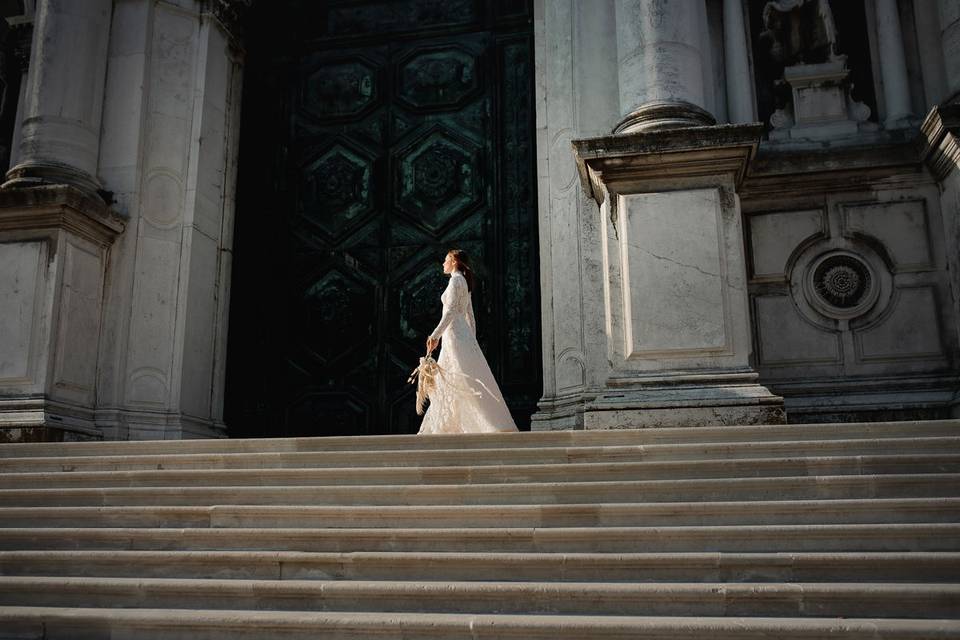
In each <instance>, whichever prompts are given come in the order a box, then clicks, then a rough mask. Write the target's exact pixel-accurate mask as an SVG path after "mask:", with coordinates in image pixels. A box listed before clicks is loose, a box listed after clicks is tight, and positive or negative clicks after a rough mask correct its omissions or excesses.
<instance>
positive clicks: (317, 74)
mask: <svg viewBox="0 0 960 640" xmlns="http://www.w3.org/2000/svg"><path fill="white" fill-rule="evenodd" d="M377 84H378V83H377V72H376V70H375V69H374V68H373V67H372V66H371V65H369V64H367V63H365V62H362V61H360V60H352V61H349V62H341V63H338V64H331V63H327V64H324V65H322V66H320V67H318V68H316V69H314V70H312V71H309V72H307V74H306V75H305V76H304V77H303V80H302V84H301V89H300V106H301V107H302V108H303V109H304V110H305V111H306V112H307V113H309V114H311V115H313V116H314V117H316V118H345V117H352V116H356V115H358V114H360V113H363V112H365V111H367V110H368V109H369V108H370V107H372V106H373V105H374V104H375V103H376V101H377V98H378V93H379V88H378V86H377Z"/></svg>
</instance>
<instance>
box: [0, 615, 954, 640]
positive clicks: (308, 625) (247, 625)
mask: <svg viewBox="0 0 960 640" xmlns="http://www.w3.org/2000/svg"><path fill="white" fill-rule="evenodd" d="M0 623H2V625H3V628H4V629H6V630H8V632H9V633H11V634H13V633H17V634H19V636H18V637H23V638H30V637H34V638H42V639H43V640H77V639H78V637H79V636H78V633H77V630H78V629H82V630H83V635H82V638H83V639H84V640H108V639H109V640H119V639H121V638H132V637H150V638H151V639H153V640H173V639H177V640H183V639H184V638H191V640H244V639H246V638H265V637H283V638H285V639H290V640H301V639H303V640H306V639H310V640H316V639H317V638H321V637H322V638H323V639H324V640H358V639H361V638H377V639H378V640H409V639H410V638H418V639H419V638H429V639H432V640H440V639H444V640H447V639H449V640H453V639H456V640H490V639H493V638H498V639H507V640H509V639H519V640H584V639H585V638H590V639H591V640H633V639H642V640H678V639H679V638H700V637H704V638H711V639H712V640H754V639H760V638H762V639H764V640H769V638H778V639H779V640H812V639H817V640H822V639H823V638H838V637H842V638H844V639H845V640H946V639H950V640H956V638H957V637H960V621H957V620H910V619H907V620H904V619H891V618H886V619H885V618H861V619H843V618H836V617H829V618H784V617H734V616H731V617H679V616H678V617H672V616H640V617H628V616H589V615H588V616H561V615H540V616H536V615H491V614H487V615H482V614H436V613H435V614H422V613H381V612H377V613H367V612H302V611H301V612H288V611H237V610H232V611H217V610H213V611H211V610H185V609H177V610H170V609H95V608H54V607H4V608H2V609H0ZM30 634H36V635H30Z"/></svg>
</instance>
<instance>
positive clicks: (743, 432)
mask: <svg viewBox="0 0 960 640" xmlns="http://www.w3.org/2000/svg"><path fill="white" fill-rule="evenodd" d="M958 435H960V420H925V421H901V422H860V423H839V424H804V425H752V426H728V427H696V428H689V427H676V428H658V429H623V430H610V431H554V432H526V433H503V434H497V433H492V434H456V435H436V436H414V435H394V436H339V437H326V438H251V439H231V440H226V439H223V440H152V441H126V442H60V443H23V444H6V445H0V457H3V458H20V457H28V456H31V457H32V456H41V457H46V456H104V455H148V454H160V453H185V452H190V453H228V452H246V453H271V452H274V453H275V452H281V451H367V452H370V451H384V450H387V451H390V450H435V449H490V448H504V447H506V448H518V447H583V446H617V445H645V444H670V443H674V444H680V443H706V442H743V441H767V442H770V441H776V440H791V441H794V440H830V439H849V438H867V439H873V438H910V437H930V436H948V437H956V436H958Z"/></svg>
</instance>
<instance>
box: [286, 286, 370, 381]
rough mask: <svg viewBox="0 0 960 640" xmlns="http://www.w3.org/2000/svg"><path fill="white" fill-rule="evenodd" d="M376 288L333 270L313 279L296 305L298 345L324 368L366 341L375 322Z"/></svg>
mask: <svg viewBox="0 0 960 640" xmlns="http://www.w3.org/2000/svg"><path fill="white" fill-rule="evenodd" d="M375 294H376V291H375V287H371V286H370V285H369V284H367V283H364V282H361V281H360V280H358V279H356V278H353V277H350V276H348V275H346V274H345V273H342V272H341V271H340V270H339V269H333V270H331V271H328V272H326V273H325V274H323V275H321V276H319V277H317V278H315V279H312V280H311V281H310V283H309V284H308V285H307V286H306V287H305V289H304V291H303V294H302V296H301V297H300V300H299V301H298V303H297V306H298V313H297V316H296V318H295V324H296V327H297V329H296V332H295V335H296V336H298V337H299V341H300V344H301V345H302V346H303V347H304V348H305V349H306V350H308V352H309V353H310V355H312V356H313V357H315V358H316V359H317V360H318V361H319V362H320V363H322V364H325V363H328V362H330V361H332V360H335V359H336V358H337V357H339V356H340V355H342V354H344V353H346V352H347V351H348V350H349V349H351V348H352V347H353V346H354V345H356V344H358V343H360V342H362V341H364V340H369V338H370V337H371V336H372V335H373V333H374V323H375V322H376V317H377V309H376V295H375Z"/></svg>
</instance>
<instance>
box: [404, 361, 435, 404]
mask: <svg viewBox="0 0 960 640" xmlns="http://www.w3.org/2000/svg"><path fill="white" fill-rule="evenodd" d="M439 378H440V365H439V364H437V361H436V360H434V359H433V355H432V354H430V353H428V354H427V355H425V356H423V357H422V358H420V366H418V367H417V368H416V369H414V370H413V372H412V373H411V374H410V377H409V378H407V383H408V384H413V382H414V380H416V381H417V415H418V416H422V415H423V406H424V404H425V403H426V402H427V400H428V399H429V398H430V396H431V394H433V392H434V391H436V389H437V381H438V380H439Z"/></svg>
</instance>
